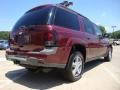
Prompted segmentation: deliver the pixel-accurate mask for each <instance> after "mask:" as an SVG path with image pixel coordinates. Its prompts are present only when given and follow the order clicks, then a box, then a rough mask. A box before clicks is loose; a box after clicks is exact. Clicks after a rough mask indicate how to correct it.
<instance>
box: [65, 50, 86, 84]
mask: <svg viewBox="0 0 120 90" xmlns="http://www.w3.org/2000/svg"><path fill="white" fill-rule="evenodd" d="M83 68H84V59H83V55H82V54H81V53H80V52H78V51H76V52H74V53H72V54H71V55H70V58H69V62H68V65H67V67H66V69H65V73H64V77H65V78H66V79H67V80H69V81H72V82H74V81H77V80H79V79H80V78H81V75H82V73H83Z"/></svg>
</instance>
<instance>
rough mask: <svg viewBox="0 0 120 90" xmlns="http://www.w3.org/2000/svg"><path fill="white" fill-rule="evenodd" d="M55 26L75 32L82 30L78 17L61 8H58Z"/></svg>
mask: <svg viewBox="0 0 120 90" xmlns="http://www.w3.org/2000/svg"><path fill="white" fill-rule="evenodd" d="M54 24H55V25H57V26H61V27H65V28H69V29H74V30H79V29H80V26H79V21H78V18H77V16H76V15H75V14H72V13H70V12H67V11H65V10H63V9H60V8H57V11H56V16H55V21H54Z"/></svg>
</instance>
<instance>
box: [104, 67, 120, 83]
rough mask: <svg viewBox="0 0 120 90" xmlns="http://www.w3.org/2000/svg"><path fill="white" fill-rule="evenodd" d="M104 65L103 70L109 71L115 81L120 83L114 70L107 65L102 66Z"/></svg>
mask: <svg viewBox="0 0 120 90" xmlns="http://www.w3.org/2000/svg"><path fill="white" fill-rule="evenodd" d="M102 67H103V70H104V71H105V72H107V73H108V74H109V75H110V76H111V77H112V78H113V79H114V80H115V81H116V83H118V84H120V80H119V79H118V78H117V77H116V75H115V74H114V73H113V72H112V71H110V70H109V69H108V68H107V67H105V66H102Z"/></svg>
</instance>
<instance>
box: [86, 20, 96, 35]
mask: <svg viewBox="0 0 120 90" xmlns="http://www.w3.org/2000/svg"><path fill="white" fill-rule="evenodd" d="M84 29H85V32H87V33H89V34H94V28H93V24H92V22H90V21H89V20H88V19H84Z"/></svg>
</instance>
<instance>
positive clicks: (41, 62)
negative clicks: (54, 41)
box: [6, 47, 66, 68]
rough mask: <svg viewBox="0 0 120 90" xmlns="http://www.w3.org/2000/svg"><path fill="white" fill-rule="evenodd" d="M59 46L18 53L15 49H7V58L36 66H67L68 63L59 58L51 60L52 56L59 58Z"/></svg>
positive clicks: (20, 63)
mask: <svg viewBox="0 0 120 90" xmlns="http://www.w3.org/2000/svg"><path fill="white" fill-rule="evenodd" d="M57 49H58V48H57V47H55V48H51V49H43V50H42V51H40V52H27V53H22V54H21V52H20V53H16V52H14V50H10V49H7V50H6V59H7V60H10V61H13V62H18V63H17V64H19V65H31V66H36V67H55V68H65V66H66V64H61V63H59V62H58V61H59V60H57V59H56V60H51V59H52V58H53V59H54V58H56V57H57V58H58V59H59V57H58V56H57V54H56V53H57Z"/></svg>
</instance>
